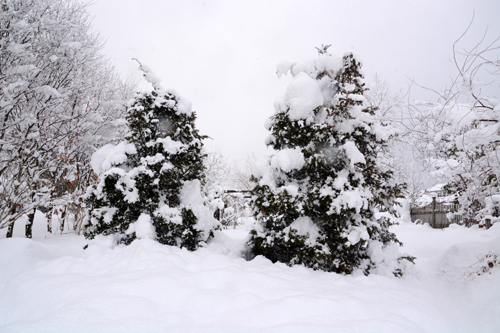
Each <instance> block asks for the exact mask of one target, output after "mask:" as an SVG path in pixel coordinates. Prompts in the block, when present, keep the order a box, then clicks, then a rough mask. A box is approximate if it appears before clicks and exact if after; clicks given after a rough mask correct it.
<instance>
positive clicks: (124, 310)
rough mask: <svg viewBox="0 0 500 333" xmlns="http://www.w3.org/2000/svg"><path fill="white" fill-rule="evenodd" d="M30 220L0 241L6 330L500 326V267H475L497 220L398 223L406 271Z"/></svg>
mask: <svg viewBox="0 0 500 333" xmlns="http://www.w3.org/2000/svg"><path fill="white" fill-rule="evenodd" d="M20 222H21V221H20ZM22 227H23V225H22V223H18V225H17V227H16V229H15V236H17V237H14V238H12V239H5V238H4V237H5V236H4V233H3V234H2V236H1V237H2V238H1V239H0V332H440V333H442V332H499V331H500V267H494V268H492V269H491V270H490V272H486V273H484V274H482V275H479V276H477V275H476V274H475V272H477V271H478V270H480V268H481V265H480V263H478V262H479V259H480V258H481V257H484V256H485V255H487V254H488V253H491V254H496V255H499V256H500V224H495V225H494V226H493V227H492V228H491V229H490V230H487V231H486V230H482V229H477V228H471V229H467V228H464V227H459V226H456V225H452V226H451V227H450V228H448V229H445V230H443V231H442V230H434V229H431V228H430V227H428V226H427V225H414V224H411V223H404V222H403V223H401V225H399V226H395V227H394V231H395V232H396V234H397V236H398V238H399V239H400V240H401V241H403V242H404V244H405V246H404V248H403V252H408V253H410V254H411V255H414V256H416V257H417V258H418V259H417V260H416V265H415V266H414V267H413V269H412V271H410V272H407V274H406V275H405V276H404V277H403V278H401V279H398V278H395V277H388V276H380V275H370V276H368V277H365V276H342V275H337V274H333V273H325V272H318V271H312V270H310V269H306V268H303V267H293V268H290V267H287V266H285V265H283V264H272V263H271V262H270V261H268V260H267V259H264V258H262V257H258V258H255V259H254V260H252V261H245V260H244V259H242V258H240V257H239V256H240V254H241V251H243V243H244V237H245V235H246V232H245V230H228V231H224V232H221V233H219V234H218V235H217V236H216V239H215V240H214V241H213V242H212V243H211V244H210V245H209V246H208V247H207V248H202V249H200V250H198V251H196V252H188V251H186V250H181V249H178V248H174V247H169V246H164V245H160V244H158V243H156V242H154V241H152V240H150V239H143V240H138V241H135V242H133V243H132V244H131V245H130V246H117V247H114V248H111V247H110V244H111V243H110V241H109V239H106V238H101V239H97V240H95V241H92V242H90V245H89V247H88V249H87V250H83V246H84V245H86V244H88V243H89V242H88V241H87V240H85V239H84V238H83V237H82V236H76V235H74V234H71V233H67V234H63V235H52V234H46V233H45V232H44V223H43V219H42V216H41V214H40V215H38V214H37V217H36V221H35V229H34V238H33V240H29V239H25V238H23V237H22ZM2 231H4V230H2ZM68 232H69V231H68Z"/></svg>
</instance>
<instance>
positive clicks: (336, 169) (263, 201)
mask: <svg viewBox="0 0 500 333" xmlns="http://www.w3.org/2000/svg"><path fill="white" fill-rule="evenodd" d="M326 49H327V47H323V48H322V49H320V50H319V51H320V52H319V55H318V57H317V58H316V59H314V60H310V61H305V62H299V63H282V64H280V65H279V66H278V76H280V75H281V74H287V73H288V72H290V73H291V75H292V76H293V79H292V82H291V83H290V84H289V86H288V88H287V90H286V93H285V96H284V97H283V98H282V99H280V100H278V101H277V102H276V104H275V108H276V112H275V114H274V116H272V117H271V118H270V120H269V121H268V124H267V126H268V128H269V130H270V132H271V135H270V136H269V138H268V142H267V144H268V145H269V146H271V147H272V148H274V149H275V151H276V153H275V154H274V155H273V156H271V157H270V158H269V159H267V160H261V161H260V162H259V163H258V165H257V168H256V169H257V172H255V173H254V181H255V182H256V184H255V188H254V189H253V191H252V192H253V193H252V194H253V210H254V216H255V217H256V219H257V221H258V223H257V227H256V228H255V230H253V231H252V232H251V239H250V241H249V245H250V247H251V250H252V252H253V254H254V255H263V256H265V257H267V258H269V259H270V260H272V261H273V262H276V261H279V262H284V263H287V264H288V265H296V264H300V265H304V266H307V267H311V268H313V269H321V270H325V271H331V272H338V273H346V274H349V273H352V272H353V271H355V270H358V269H359V270H361V271H362V272H363V273H365V274H368V273H370V272H371V271H373V270H377V271H379V272H381V271H385V272H387V271H390V272H393V273H394V274H397V275H399V274H402V272H403V268H404V263H403V262H400V261H401V260H402V259H409V260H412V258H411V257H408V256H406V257H402V256H401V254H400V253H399V248H398V245H399V244H400V242H399V241H398V240H397V239H396V236H395V235H394V234H393V233H391V232H390V231H389V227H390V225H391V224H392V222H391V219H389V218H387V217H380V218H377V217H376V216H375V208H376V207H378V208H379V209H385V210H386V211H387V212H388V213H389V215H395V214H396V212H395V211H394V208H393V205H394V203H395V199H396V197H398V196H399V195H400V187H399V186H398V185H396V184H393V182H392V180H391V172H390V171H387V170H381V169H380V167H379V166H378V165H377V163H376V161H377V151H380V148H381V147H383V146H384V145H385V144H386V140H387V139H388V137H389V136H390V135H391V133H392V130H391V128H390V127H389V126H382V125H380V124H379V123H376V122H374V120H373V111H374V110H373V109H372V108H369V107H366V106H365V105H366V104H365V98H364V97H363V94H364V92H365V90H366V89H365V88H364V83H363V82H362V79H363V76H362V74H361V72H360V67H361V64H360V63H359V62H358V61H357V60H356V59H355V58H354V56H353V55H352V54H347V55H345V56H344V57H342V58H338V57H336V56H334V55H331V54H329V53H328V52H327V50H326Z"/></svg>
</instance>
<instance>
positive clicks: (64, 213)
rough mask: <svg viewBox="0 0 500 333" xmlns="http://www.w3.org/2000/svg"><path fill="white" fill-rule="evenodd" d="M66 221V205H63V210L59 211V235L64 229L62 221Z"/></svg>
mask: <svg viewBox="0 0 500 333" xmlns="http://www.w3.org/2000/svg"><path fill="white" fill-rule="evenodd" d="M65 221H66V206H64V210H63V211H62V213H61V235H62V233H63V231H64V222H65Z"/></svg>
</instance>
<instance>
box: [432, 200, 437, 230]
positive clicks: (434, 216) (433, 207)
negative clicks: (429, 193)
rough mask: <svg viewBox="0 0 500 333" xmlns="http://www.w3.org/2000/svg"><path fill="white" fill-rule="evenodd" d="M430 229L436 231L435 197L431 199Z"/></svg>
mask: <svg viewBox="0 0 500 333" xmlns="http://www.w3.org/2000/svg"><path fill="white" fill-rule="evenodd" d="M431 223H432V227H433V228H434V229H436V197H432V217H431Z"/></svg>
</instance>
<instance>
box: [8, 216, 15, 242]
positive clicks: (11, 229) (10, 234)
mask: <svg viewBox="0 0 500 333" xmlns="http://www.w3.org/2000/svg"><path fill="white" fill-rule="evenodd" d="M14 222H16V221H15V220H12V222H11V223H10V224H9V226H8V227H7V235H6V237H7V238H12V234H13V233H14Z"/></svg>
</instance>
